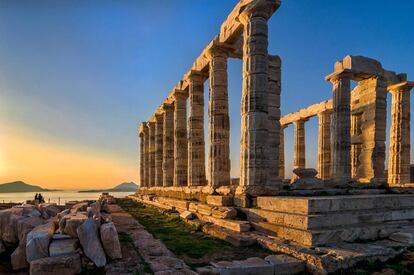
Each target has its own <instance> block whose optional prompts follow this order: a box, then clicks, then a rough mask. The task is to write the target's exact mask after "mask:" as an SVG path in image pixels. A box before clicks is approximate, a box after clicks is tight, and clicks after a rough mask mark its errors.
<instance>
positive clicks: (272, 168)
mask: <svg viewBox="0 0 414 275" xmlns="http://www.w3.org/2000/svg"><path fill="white" fill-rule="evenodd" d="M268 58H269V83H268V89H269V92H268V97H267V102H268V106H267V108H268V123H269V126H268V131H269V135H268V147H269V152H268V154H269V169H268V172H269V174H268V178H267V184H268V185H269V186H273V187H276V186H280V185H281V183H282V181H281V180H280V176H279V158H280V156H279V149H280V148H279V143H280V90H281V87H280V86H281V70H280V67H281V60H280V57H279V56H271V55H269V57H268Z"/></svg>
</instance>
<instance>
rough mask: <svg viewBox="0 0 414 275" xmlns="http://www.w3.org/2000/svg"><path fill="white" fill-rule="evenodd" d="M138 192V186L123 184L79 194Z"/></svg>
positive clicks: (131, 183) (129, 183)
mask: <svg viewBox="0 0 414 275" xmlns="http://www.w3.org/2000/svg"><path fill="white" fill-rule="evenodd" d="M137 190H138V185H136V184H135V183H133V182H123V183H121V184H118V185H117V186H115V187H113V188H109V189H91V190H82V191H79V193H87V192H136V191H137Z"/></svg>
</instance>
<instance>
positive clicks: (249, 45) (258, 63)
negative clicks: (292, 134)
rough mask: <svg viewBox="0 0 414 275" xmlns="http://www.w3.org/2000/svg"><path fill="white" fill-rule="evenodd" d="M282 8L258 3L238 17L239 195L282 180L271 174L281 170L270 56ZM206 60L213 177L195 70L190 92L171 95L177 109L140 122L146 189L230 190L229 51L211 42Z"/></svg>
mask: <svg viewBox="0 0 414 275" xmlns="http://www.w3.org/2000/svg"><path fill="white" fill-rule="evenodd" d="M277 6H278V3H277V2H275V1H256V2H255V4H254V5H253V4H252V5H247V6H246V7H245V9H244V10H243V12H242V13H241V14H240V15H239V16H238V18H237V19H236V20H237V21H238V22H240V23H241V25H242V26H243V40H244V44H243V92H242V104H241V117H242V122H241V124H242V129H241V147H240V154H241V167H240V174H241V177H240V186H239V189H238V192H239V193H245V192H250V193H251V191H254V190H256V188H260V187H262V186H263V185H269V184H270V185H272V184H273V185H277V184H278V183H279V182H280V180H279V173H278V169H269V168H270V167H277V165H278V162H279V142H280V140H279V136H280V123H279V120H280V58H279V57H276V56H268V53H267V48H268V26H267V20H268V19H269V17H270V15H271V14H272V13H273V12H274V10H275V9H276V8H277ZM230 48H231V47H230ZM205 56H206V58H207V59H208V63H209V67H208V68H209V84H210V85H209V102H208V123H209V127H208V137H209V146H208V154H209V156H208V163H207V169H208V173H207V175H208V177H209V178H208V179H207V178H206V171H205V152H204V147H205V141H204V120H203V118H204V88H203V87H204V80H205V77H204V76H203V75H202V74H201V72H195V71H191V72H190V74H188V76H187V79H186V81H188V85H187V86H188V91H178V90H175V91H174V98H173V101H174V102H173V108H174V109H173V112H172V113H170V111H169V109H168V108H169V107H167V106H165V108H164V110H163V114H157V115H156V116H155V122H151V121H150V122H148V123H144V124H142V125H141V129H142V130H141V132H142V133H140V138H141V157H140V159H141V164H142V166H143V167H141V169H140V172H141V179H142V181H141V186H204V185H207V184H208V185H209V186H210V187H211V188H217V187H220V186H223V185H230V148H229V139H230V119H229V110H228V91H227V83H228V80H227V59H228V58H229V52H228V49H227V46H224V45H219V44H217V45H216V44H213V45H212V47H211V48H210V49H209V50H207V51H206V52H205ZM187 98H188V100H189V117H188V132H187V119H186V118H187V114H186V100H187ZM172 114H173V117H174V119H173V121H172V119H171V116H172ZM154 124H155V125H154ZM161 124H162V125H161ZM172 129H173V130H172ZM172 131H173V133H174V134H173V138H171V132H172ZM161 132H162V133H163V138H161V135H160V133H161ZM172 144H173V148H171V146H172ZM172 152H173V154H172ZM161 156H162V158H161ZM172 171H173V172H172ZM171 178H173V179H171Z"/></svg>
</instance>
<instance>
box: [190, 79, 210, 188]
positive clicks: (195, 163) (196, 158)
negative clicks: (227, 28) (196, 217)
mask: <svg viewBox="0 0 414 275" xmlns="http://www.w3.org/2000/svg"><path fill="white" fill-rule="evenodd" d="M187 81H188V93H189V105H190V108H189V109H190V112H189V117H188V185H189V186H200V185H205V184H206V168H205V147H204V146H205V144H204V77H203V75H201V74H200V73H199V72H195V71H192V72H191V73H190V75H189V76H188V78H187Z"/></svg>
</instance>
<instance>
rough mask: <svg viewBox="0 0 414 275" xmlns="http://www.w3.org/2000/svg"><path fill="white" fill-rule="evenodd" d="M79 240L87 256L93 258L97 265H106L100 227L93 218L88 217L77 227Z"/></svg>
mask: <svg viewBox="0 0 414 275" xmlns="http://www.w3.org/2000/svg"><path fill="white" fill-rule="evenodd" d="M77 233H78V237H79V242H80V244H81V246H82V248H83V252H84V253H85V255H86V257H88V258H89V259H91V260H92V261H93V262H94V264H95V265H96V266H97V267H103V266H105V265H106V257H105V252H104V250H103V248H102V245H101V242H100V240H99V235H98V227H97V226H96V223H95V222H94V220H93V219H91V218H89V219H87V220H86V221H85V222H84V223H83V224H82V225H81V226H79V227H78V229H77Z"/></svg>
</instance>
